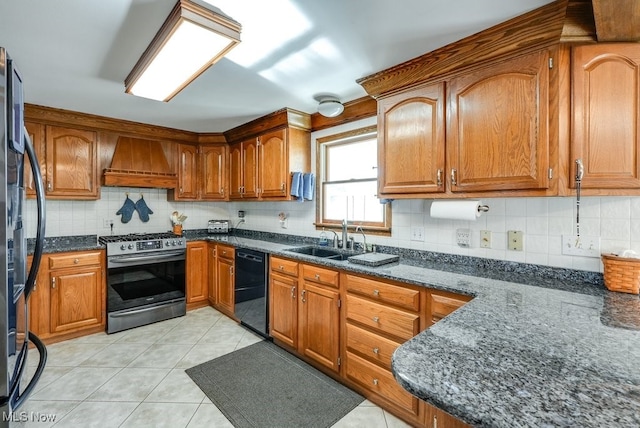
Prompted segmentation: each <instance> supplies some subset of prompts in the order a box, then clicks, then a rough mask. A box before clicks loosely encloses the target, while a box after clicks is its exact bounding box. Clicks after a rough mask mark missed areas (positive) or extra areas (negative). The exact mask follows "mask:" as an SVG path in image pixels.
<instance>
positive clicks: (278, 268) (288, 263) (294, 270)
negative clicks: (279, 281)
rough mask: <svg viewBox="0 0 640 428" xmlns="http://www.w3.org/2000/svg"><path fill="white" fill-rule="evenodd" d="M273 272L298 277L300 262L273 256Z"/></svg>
mask: <svg viewBox="0 0 640 428" xmlns="http://www.w3.org/2000/svg"><path fill="white" fill-rule="evenodd" d="M271 271H272V272H278V273H281V274H284V275H291V276H298V262H295V261H293V260H287V259H281V258H280V257H273V256H272V257H271Z"/></svg>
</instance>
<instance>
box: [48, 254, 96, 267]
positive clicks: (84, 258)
mask: <svg viewBox="0 0 640 428" xmlns="http://www.w3.org/2000/svg"><path fill="white" fill-rule="evenodd" d="M102 260H103V256H102V251H95V252H90V253H75V254H64V255H51V256H49V269H61V268H67V267H79V266H94V265H99V264H100V263H102Z"/></svg>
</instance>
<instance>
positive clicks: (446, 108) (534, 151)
mask: <svg viewBox="0 0 640 428" xmlns="http://www.w3.org/2000/svg"><path fill="white" fill-rule="evenodd" d="M548 64H549V53H548V52H547V51H546V50H545V51H539V52H535V53H532V54H528V55H523V56H520V57H516V58H513V59H510V60H506V61H501V62H499V63H496V64H492V65H489V66H485V67H482V68H479V69H476V70H473V71H471V72H467V73H463V74H459V75H457V76H455V77H452V78H451V79H450V80H448V81H446V82H436V83H430V84H426V85H422V86H418V87H413V88H411V89H409V90H406V91H403V92H400V93H395V94H393V95H390V96H387V97H382V98H380V99H379V100H378V127H379V137H378V144H379V146H378V150H379V152H378V162H379V173H378V174H379V175H378V181H379V193H380V195H381V196H384V197H400V198H402V197H405V198H407V197H418V196H424V197H434V196H436V195H437V194H438V193H440V194H445V193H446V194H455V195H456V196H461V195H460V194H461V193H466V192H485V194H486V193H487V192H496V191H505V190H508V191H522V192H525V193H523V194H526V192H527V191H530V190H540V189H542V190H544V189H547V188H549V181H550V180H549V168H550V161H549V153H550V148H549V135H548V126H549V118H548V109H549V65H548ZM445 92H446V98H445ZM445 128H446V133H445ZM445 135H446V137H445Z"/></svg>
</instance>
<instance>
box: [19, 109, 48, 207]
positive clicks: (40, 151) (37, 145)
mask: <svg viewBox="0 0 640 428" xmlns="http://www.w3.org/2000/svg"><path fill="white" fill-rule="evenodd" d="M24 125H25V127H26V128H27V132H28V133H29V138H31V142H32V143H33V148H34V151H35V153H36V156H37V157H38V162H39V163H40V165H39V168H40V173H41V174H42V179H43V180H44V179H45V177H46V174H47V169H46V165H45V158H44V157H45V153H46V150H45V141H44V125H41V124H39V123H29V122H25V123H24ZM24 158H25V166H24V187H25V190H26V194H27V198H35V197H36V188H35V183H34V181H33V172H31V161H29V157H28V156H27V155H26V153H25V155H24Z"/></svg>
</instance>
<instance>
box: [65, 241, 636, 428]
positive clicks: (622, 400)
mask: <svg viewBox="0 0 640 428" xmlns="http://www.w3.org/2000/svg"><path fill="white" fill-rule="evenodd" d="M186 237H187V240H208V241H219V242H226V243H228V244H230V245H233V246H236V247H243V248H250V249H254V250H258V251H264V252H267V253H271V254H275V255H280V256H286V257H289V258H295V259H298V260H302V261H308V262H312V263H315V264H320V265H325V266H328V267H334V268H338V269H344V270H347V271H352V272H359V273H364V274H369V275H374V276H378V277H380V278H386V279H391V280H396V281H402V282H407V283H410V284H414V285H419V286H426V287H431V288H436V289H441V290H446V291H453V292H457V293H463V294H468V295H472V296H474V299H473V300H471V301H470V302H469V303H467V304H466V305H465V306H463V307H462V308H460V309H458V310H457V311H455V312H454V313H452V314H451V315H449V316H448V317H446V318H445V319H443V320H442V321H440V322H438V323H437V324H435V325H434V326H432V327H430V328H428V329H427V330H425V331H423V332H421V333H420V334H418V335H417V336H416V337H414V338H413V339H411V340H410V341H408V342H406V343H405V344H403V345H401V346H400V347H399V348H398V349H397V350H396V352H395V353H394V355H393V362H392V369H393V372H394V374H395V376H396V379H397V380H398V382H399V383H400V384H401V385H402V386H403V387H404V388H405V389H407V390H408V391H410V392H411V393H413V394H414V395H416V396H417V397H420V398H422V399H424V400H425V401H427V402H429V403H432V404H434V405H436V406H437V407H439V408H441V409H443V410H445V411H447V412H449V413H450V414H452V415H454V416H456V417H458V418H460V419H462V420H463V421H465V422H467V423H469V424H471V425H473V426H479V427H509V428H511V427H516V426H518V427H536V428H537V427H578V426H579V427H602V426H607V427H638V426H640V369H639V368H638V364H639V363H640V297H638V296H637V295H629V294H622V293H613V292H609V291H607V290H606V289H605V288H604V286H603V285H602V284H601V283H600V284H593V283H586V282H584V281H583V280H582V279H581V277H580V275H579V274H578V275H576V274H575V271H572V272H569V273H567V274H566V275H565V276H562V275H561V276H560V277H558V276H557V275H556V276H553V275H547V271H546V270H545V269H546V268H545V267H533V268H522V269H521V268H515V270H514V271H508V270H507V271H501V270H498V269H494V268H493V267H492V265H491V263H490V262H486V263H487V265H486V266H480V267H478V266H477V265H476V266H468V264H465V263H456V262H455V259H451V260H447V261H446V262H442V261H440V260H438V261H429V260H417V259H415V258H407V257H401V259H400V262H394V263H391V264H388V265H383V266H379V267H372V266H366V265H356V264H353V263H350V262H348V261H346V260H345V261H337V260H330V259H319V258H317V257H314V256H307V255H304V254H299V253H294V252H290V251H287V249H288V248H293V247H296V246H297V247H299V246H303V245H310V244H312V243H313V242H314V241H313V240H309V241H305V240H300V241H297V242H292V241H291V240H284V239H278V237H277V236H263V235H260V236H259V239H254V238H253V237H251V236H248V237H247V236H233V235H229V236H217V235H207V234H206V233H194V234H187V236H186ZM98 248H100V247H99V246H98ZM64 251H70V249H65V250H64ZM443 258H446V256H443ZM527 266H531V265H527ZM559 278H560V279H559Z"/></svg>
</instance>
